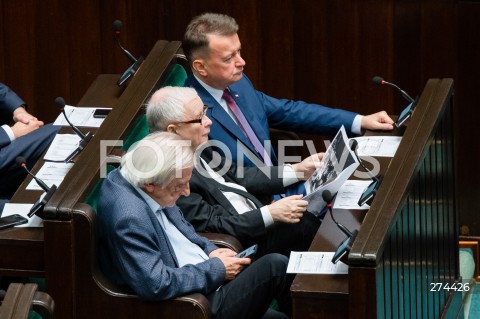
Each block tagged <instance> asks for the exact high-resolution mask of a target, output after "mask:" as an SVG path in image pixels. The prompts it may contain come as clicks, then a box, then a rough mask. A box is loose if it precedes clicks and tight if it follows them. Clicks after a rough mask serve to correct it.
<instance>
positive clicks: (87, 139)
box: [64, 132, 92, 163]
mask: <svg viewBox="0 0 480 319" xmlns="http://www.w3.org/2000/svg"><path fill="white" fill-rule="evenodd" d="M91 139H92V135H91V134H90V132H88V133H87V134H86V135H85V138H83V139H81V140H80V143H79V144H78V147H77V148H76V149H75V150H74V151H73V152H72V153H71V154H70V155H68V156H67V158H66V159H65V161H64V163H70V162H71V161H72V160H73V159H74V158H75V156H77V155H78V154H80V152H81V151H83V149H84V148H85V146H87V144H88V142H90V140H91Z"/></svg>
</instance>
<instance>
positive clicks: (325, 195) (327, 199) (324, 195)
mask: <svg viewBox="0 0 480 319" xmlns="http://www.w3.org/2000/svg"><path fill="white" fill-rule="evenodd" d="M322 198H323V200H324V201H325V202H326V203H327V204H330V203H331V202H332V200H333V197H332V193H330V191H329V190H324V191H323V192H322Z"/></svg>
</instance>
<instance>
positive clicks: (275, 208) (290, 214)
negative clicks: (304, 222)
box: [267, 195, 308, 224]
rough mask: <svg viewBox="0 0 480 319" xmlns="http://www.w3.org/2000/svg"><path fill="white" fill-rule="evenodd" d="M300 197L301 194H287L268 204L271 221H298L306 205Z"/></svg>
mask: <svg viewBox="0 0 480 319" xmlns="http://www.w3.org/2000/svg"><path fill="white" fill-rule="evenodd" d="M302 197H303V195H293V196H288V197H284V198H282V199H279V200H277V201H275V202H273V203H272V204H270V205H268V206H267V207H268V210H269V211H270V214H271V215H272V218H273V221H275V222H281V223H287V224H295V223H298V222H299V221H300V218H302V216H303V213H304V212H305V211H306V210H307V205H308V202H307V201H306V200H303V199H302Z"/></svg>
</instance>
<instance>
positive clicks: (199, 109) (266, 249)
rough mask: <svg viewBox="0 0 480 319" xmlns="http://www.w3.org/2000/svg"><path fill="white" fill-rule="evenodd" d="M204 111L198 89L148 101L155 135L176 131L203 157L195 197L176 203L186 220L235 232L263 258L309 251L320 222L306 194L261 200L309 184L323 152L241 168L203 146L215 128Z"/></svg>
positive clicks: (170, 90)
mask: <svg viewBox="0 0 480 319" xmlns="http://www.w3.org/2000/svg"><path fill="white" fill-rule="evenodd" d="M205 110H206V107H205V106H204V104H203V102H202V100H201V99H200V97H199V96H198V94H197V93H196V91H195V90H194V89H192V88H185V87H183V88H182V87H165V88H161V89H159V90H158V91H156V92H155V93H154V94H153V95H152V97H151V98H150V101H149V102H148V103H147V111H146V114H147V121H148V123H149V126H150V130H151V131H168V132H172V133H175V134H177V135H179V136H180V137H181V138H183V139H184V140H185V141H187V142H189V143H190V144H191V146H192V148H193V149H194V150H197V151H198V152H197V153H200V158H198V157H197V158H196V160H198V165H196V166H195V168H194V170H193V173H192V178H191V179H190V195H189V196H182V197H180V199H179V200H178V202H177V204H178V206H179V207H180V208H181V209H182V211H183V213H184V214H185V218H186V219H187V220H188V221H189V222H190V223H191V224H192V225H193V226H194V227H195V229H196V230H197V231H202V232H217V233H226V234H230V235H232V236H235V237H237V238H238V239H239V240H240V242H241V243H242V244H243V245H244V246H249V245H251V244H253V243H257V244H258V255H259V256H261V255H263V254H268V253H272V252H275V253H281V254H284V255H286V256H289V255H290V252H291V251H292V250H300V251H301V250H307V249H308V248H309V246H310V244H311V241H312V239H313V238H314V236H315V234H316V232H317V230H318V227H319V226H320V220H319V219H318V218H317V217H316V216H315V215H314V214H311V213H309V212H307V211H306V208H307V204H308V203H307V201H306V200H304V199H303V195H293V196H288V197H285V198H282V199H280V200H278V201H275V202H273V203H271V204H269V205H263V204H262V203H261V202H260V200H259V199H258V197H259V196H263V195H274V194H283V193H284V192H285V189H286V187H287V186H289V185H291V184H293V183H295V182H298V181H299V180H306V179H307V178H308V177H310V176H311V175H312V174H313V172H314V171H315V169H316V166H317V165H318V164H319V163H320V160H321V158H322V156H323V153H319V154H314V155H312V156H310V157H308V158H307V159H305V160H304V161H302V162H300V163H297V164H294V165H291V166H290V165H283V166H277V167H268V166H264V167H262V168H258V167H244V168H240V167H239V166H237V165H236V164H234V163H232V162H231V161H230V162H229V161H226V160H225V158H222V157H221V156H220V154H219V153H216V152H215V151H214V150H213V148H212V147H204V146H206V145H207V144H206V142H207V140H208V135H209V132H210V125H211V124H212V122H211V121H210V119H209V118H208V117H207V116H206V114H205ZM210 142H212V141H210ZM210 142H209V143H210ZM217 145H218V144H217ZM218 159H220V160H219V161H217V160H218ZM217 162H218V163H217ZM266 197H269V196H266Z"/></svg>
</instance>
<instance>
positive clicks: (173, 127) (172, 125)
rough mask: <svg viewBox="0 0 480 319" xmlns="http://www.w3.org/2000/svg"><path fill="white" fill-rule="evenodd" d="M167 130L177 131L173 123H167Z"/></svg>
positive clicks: (170, 131)
mask: <svg viewBox="0 0 480 319" xmlns="http://www.w3.org/2000/svg"><path fill="white" fill-rule="evenodd" d="M167 132H169V133H175V134H176V133H177V127H176V125H175V124H168V126H167Z"/></svg>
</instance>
